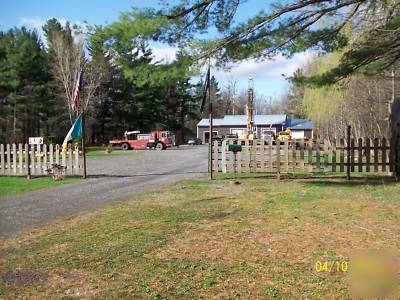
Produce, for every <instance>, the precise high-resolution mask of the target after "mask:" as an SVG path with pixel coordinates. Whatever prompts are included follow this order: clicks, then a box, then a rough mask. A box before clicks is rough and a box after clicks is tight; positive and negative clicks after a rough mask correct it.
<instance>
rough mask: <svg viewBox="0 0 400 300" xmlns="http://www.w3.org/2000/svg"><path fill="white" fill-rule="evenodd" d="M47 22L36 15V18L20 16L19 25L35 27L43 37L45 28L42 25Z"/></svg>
mask: <svg viewBox="0 0 400 300" xmlns="http://www.w3.org/2000/svg"><path fill="white" fill-rule="evenodd" d="M45 23H46V21H45V20H43V19H42V18H39V17H34V18H24V17H22V18H19V25H20V26H25V27H28V28H31V29H35V30H36V31H37V32H38V33H39V35H40V36H42V37H43V29H42V26H43V25H44V24H45Z"/></svg>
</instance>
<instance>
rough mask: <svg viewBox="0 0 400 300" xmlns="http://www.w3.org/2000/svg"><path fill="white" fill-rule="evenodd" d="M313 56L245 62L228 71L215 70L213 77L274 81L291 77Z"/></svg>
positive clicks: (279, 57) (307, 53)
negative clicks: (283, 77)
mask: <svg viewBox="0 0 400 300" xmlns="http://www.w3.org/2000/svg"><path fill="white" fill-rule="evenodd" d="M313 55H314V54H313V53H312V52H303V53H297V54H295V55H294V56H293V57H292V58H285V57H283V56H282V55H278V56H277V57H275V58H274V59H273V60H266V61H262V62H257V61H255V60H245V61H242V62H240V63H238V64H236V65H234V66H233V67H232V68H231V69H229V70H223V69H219V70H215V71H214V75H215V76H216V77H217V78H219V79H225V80H230V79H235V78H247V77H248V76H252V77H254V78H257V79H276V78H279V77H282V74H284V75H285V76H291V75H292V74H293V72H295V71H296V70H297V69H298V68H300V67H302V66H304V65H305V64H306V63H307V62H308V61H309V60H310V58H311V57H312V56H313Z"/></svg>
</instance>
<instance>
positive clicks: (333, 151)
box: [212, 138, 394, 174]
mask: <svg viewBox="0 0 400 300" xmlns="http://www.w3.org/2000/svg"><path fill="white" fill-rule="evenodd" d="M232 143H234V141H232V140H224V141H223V142H222V145H219V144H218V142H217V141H215V142H214V144H213V161H212V168H213V171H214V172H222V173H227V172H233V171H234V164H235V165H236V170H237V172H238V173H244V172H250V173H252V172H262V173H264V172H265V173H278V174H280V173H339V172H347V169H349V171H350V172H351V173H354V172H358V173H365V172H366V173H388V172H392V171H393V165H394V159H393V158H392V157H391V155H390V147H389V146H388V145H387V143H386V139H385V138H381V139H379V138H374V139H370V138H366V139H361V138H360V139H358V140H357V141H355V140H354V139H351V140H350V143H348V145H345V142H344V139H340V140H338V141H335V140H333V141H332V142H329V141H328V140H327V139H325V140H323V141H322V140H320V139H315V140H313V139H309V140H306V141H305V140H304V139H302V140H296V141H293V142H291V141H288V140H285V141H284V142H279V141H277V142H276V144H275V143H274V144H273V143H272V141H270V142H269V143H268V144H265V143H264V141H262V140H254V141H242V142H241V143H242V151H241V152H238V153H237V154H236V161H235V159H234V153H233V152H230V151H228V144H232Z"/></svg>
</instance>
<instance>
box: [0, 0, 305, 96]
mask: <svg viewBox="0 0 400 300" xmlns="http://www.w3.org/2000/svg"><path fill="white" fill-rule="evenodd" d="M168 2H170V3H171V2H172V3H174V2H177V1H168ZM268 2H269V1H260V0H249V1H247V3H245V4H244V5H243V6H242V9H241V10H240V12H239V13H238V20H239V21H240V20H245V19H247V18H248V17H249V16H252V15H254V14H255V13H257V12H258V11H260V10H261V9H265V10H268ZM158 3H159V1H158V0H147V1H146V0H142V1H138V0H79V1H78V0H68V1H67V0H12V1H9V0H0V30H7V29H9V28H12V27H14V26H17V27H19V26H22V25H24V26H26V27H29V28H40V27H41V25H42V24H43V23H44V22H45V21H46V20H47V19H49V18H53V17H55V18H57V19H60V20H68V21H70V22H79V23H80V22H83V21H87V22H88V23H89V24H102V25H104V24H110V23H112V22H113V21H115V20H117V19H118V16H119V15H120V13H121V12H124V11H129V10H130V8H131V7H144V6H150V7H155V6H157V5H158ZM156 47H157V49H154V50H155V54H156V56H158V58H169V59H171V58H173V55H174V49H173V48H171V47H168V46H163V45H157V46H156ZM308 59H309V54H307V53H303V54H298V55H295V57H294V58H292V59H290V60H287V59H284V58H283V57H277V58H276V59H275V60H274V61H267V62H262V63H256V62H254V61H245V62H243V63H241V64H239V65H238V66H236V67H234V68H232V69H231V70H229V71H226V70H215V69H214V70H213V73H214V75H215V76H216V78H217V80H218V81H219V82H220V84H221V85H225V84H227V82H228V81H237V82H238V87H239V90H241V89H244V88H246V86H247V77H248V76H252V77H254V79H255V80H254V81H255V90H256V92H257V93H259V94H263V95H265V96H266V97H273V98H274V99H277V98H279V96H280V95H281V94H282V93H284V91H285V88H286V86H287V83H286V81H285V80H284V78H283V77H282V76H281V74H285V75H286V76H289V75H291V74H292V73H293V71H294V70H295V69H296V68H297V67H299V66H301V65H303V64H305V63H306V62H307V60H308Z"/></svg>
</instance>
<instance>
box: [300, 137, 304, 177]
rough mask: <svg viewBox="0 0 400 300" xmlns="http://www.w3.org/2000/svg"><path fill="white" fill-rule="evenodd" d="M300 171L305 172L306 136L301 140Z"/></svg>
mask: <svg viewBox="0 0 400 300" xmlns="http://www.w3.org/2000/svg"><path fill="white" fill-rule="evenodd" d="M300 172H301V173H304V138H302V139H301V141H300Z"/></svg>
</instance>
